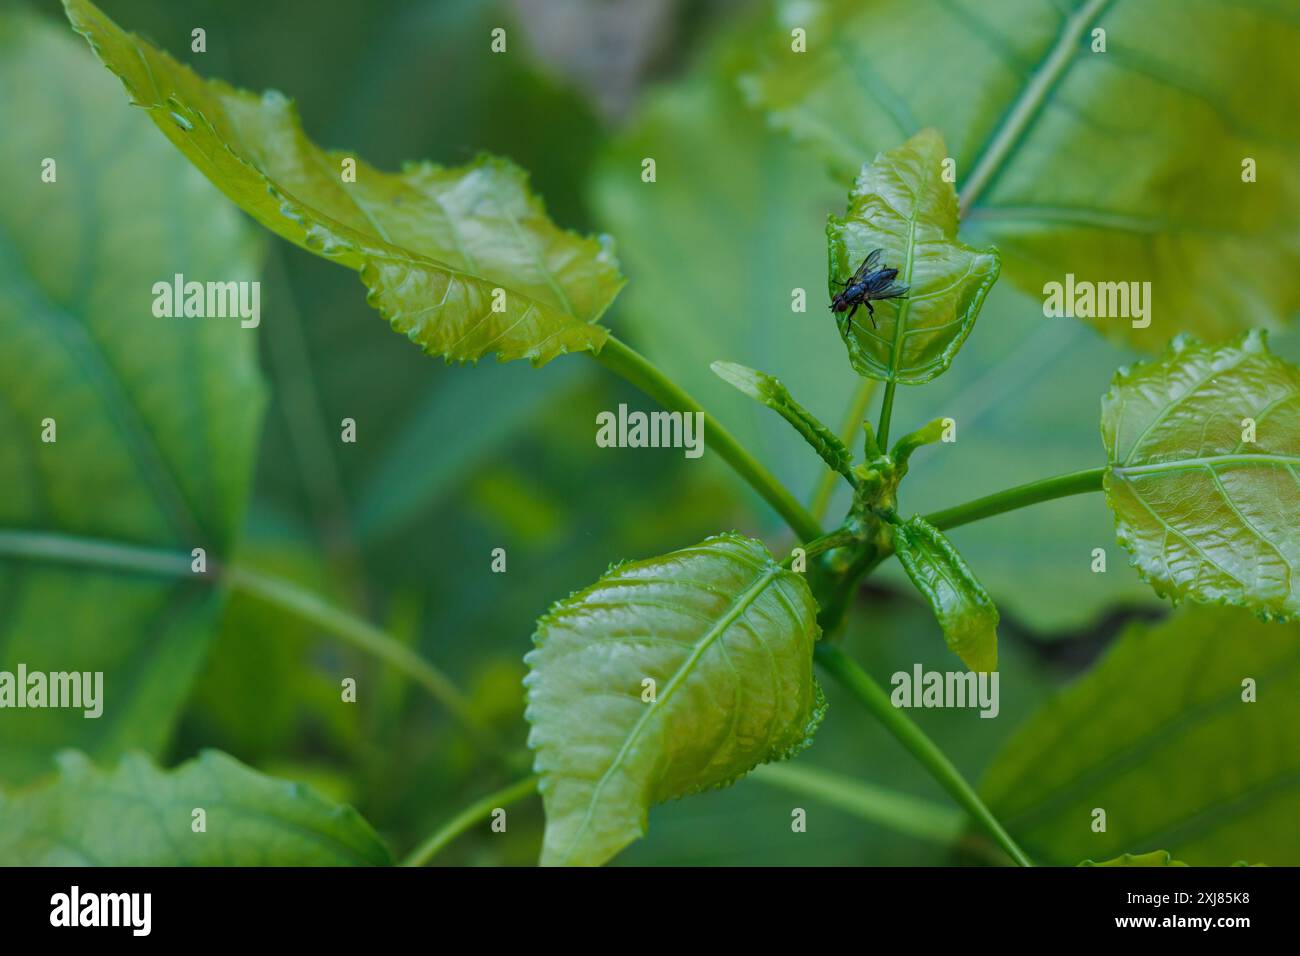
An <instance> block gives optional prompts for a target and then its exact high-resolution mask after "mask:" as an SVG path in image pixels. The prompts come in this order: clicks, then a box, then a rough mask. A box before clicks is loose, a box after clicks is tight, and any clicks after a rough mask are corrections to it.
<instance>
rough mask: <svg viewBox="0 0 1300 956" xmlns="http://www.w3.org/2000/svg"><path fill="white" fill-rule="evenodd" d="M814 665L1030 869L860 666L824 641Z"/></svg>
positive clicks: (953, 772) (949, 765) (1021, 853)
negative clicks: (829, 676) (821, 669)
mask: <svg viewBox="0 0 1300 956" xmlns="http://www.w3.org/2000/svg"><path fill="white" fill-rule="evenodd" d="M816 657H817V662H818V663H819V664H821V665H822V667H824V668H826V670H828V671H830V673H831V675H832V676H834V677H835V679H836V680H838V681H839V682H840V683H841V684H843V685H844V687H845V688H846V689H847V690H848V691H849V692H850V693H852V694H853V696H854V697H856V698H857V700H858V702H859V703H861V704H862V705H863V706H864V707H866V709H867V710H868V711H870V712H871V714H872V715H873V716H874V717H875V718H876V719H877V720H879V721H880V722H881V723H882V724H884V725H885V729H886V730H888V731H889V732H890V733H891V734H893V735H894V737H895V738H897V739H898V741H899V743H901V744H902V745H903V746H904V747H906V748H907V749H908V750H909V751H911V753H912V756H914V757H916V759H917V760H919V761H920V762H921V765H922V766H923V767H925V769H926V770H928V771H929V772H930V775H931V776H933V777H934V778H935V780H937V781H939V783H940V785H941V786H942V787H943V788H944V789H945V790H947V791H948V792H949V793H950V794H952V796H953V798H954V799H955V800H956V801H957V803H959V804H960V805H961V806H962V807H963V808H964V809H965V810H966V812H967V813H969V814H970V815H971V816H972V817H973V818H974V819H975V821H976V822H977V823H978V824H979V825H980V826H982V827H983V828H984V830H985V831H986V832H987V833H988V834H989V836H991V837H992V838H993V840H994V842H996V843H997V845H998V846H1000V847H1002V849H1004V850H1006V851H1007V855H1008V856H1010V857H1011V859H1012V860H1014V861H1015V862H1016V863H1017V864H1019V865H1020V866H1033V863H1032V862H1030V859H1029V857H1028V856H1026V855H1025V851H1024V850H1022V849H1020V847H1019V846H1018V845H1017V844H1016V841H1015V840H1013V839H1012V838H1011V835H1010V834H1009V833H1007V831H1006V830H1004V829H1003V828H1002V824H1001V823H999V822H998V820H997V818H996V817H995V816H993V814H992V813H991V812H990V811H989V808H988V807H986V806H985V805H984V801H983V800H981V799H980V798H979V794H977V793H976V792H975V790H974V788H973V787H971V785H970V784H969V783H967V782H966V779H965V778H964V777H963V776H962V775H961V773H960V771H958V770H957V768H956V767H954V766H953V765H952V761H950V760H949V759H948V757H947V756H946V755H945V754H944V752H943V751H942V750H940V749H939V748H938V747H937V746H936V745H935V743H934V741H932V740H931V739H930V738H929V737H927V736H926V735H925V732H924V731H922V730H921V728H920V727H918V726H917V725H916V724H915V723H913V722H912V719H911V718H910V717H908V716H907V715H906V714H904V713H903V712H902V711H900V710H899V709H898V708H896V707H895V706H894V705H893V704H892V703H890V700H889V695H888V694H886V693H885V691H884V689H883V688H882V687H881V686H880V685H879V684H877V683H876V682H875V681H874V680H872V679H871V675H869V674H868V673H867V672H866V671H864V670H863V669H862V668H861V667H859V666H858V665H857V664H856V663H854V661H853V660H851V659H850V658H849V657H848V656H847V655H846V654H845V653H844V652H843V651H841V650H840V649H839V648H837V647H833V646H831V645H829V644H826V643H825V642H822V643H820V644H818V645H817V650H816Z"/></svg>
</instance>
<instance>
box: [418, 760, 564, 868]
mask: <svg viewBox="0 0 1300 956" xmlns="http://www.w3.org/2000/svg"><path fill="white" fill-rule="evenodd" d="M539 782H540V778H538V777H537V776H531V777H525V778H524V779H523V780H516V781H515V782H514V783H512V784H510V786H508V787H503V788H501V789H500V790H498V791H497V792H496V793H489V794H488V795H487V796H486V797H483V798H482V799H481V800H478V801H476V802H474V803H471V804H470V805H469V806H468V807H466V808H465V809H464V810H462V811H461V812H460V813H458V814H456V815H455V816H454V817H452V818H451V819H450V820H448V821H447V822H446V823H444V824H443V825H442V826H440V827H439V828H438V829H437V830H435V831H434V832H433V835H432V836H430V837H429V838H428V839H427V840H425V841H424V842H423V843H421V844H420V845H419V846H418V847H416V848H415V849H414V850H413V851H411V854H410V855H409V856H408V857H407V858H406V859H404V860H403V861H402V866H425V865H426V864H428V862H429V861H430V860H432V859H433V857H434V855H435V854H437V852H438V851H439V850H441V849H442V848H443V847H445V846H446V845H447V844H448V843H450V842H451V841H452V840H454V839H456V837H458V836H460V835H461V834H462V833H464V832H465V831H466V830H468V829H469V828H470V827H472V826H473V825H474V824H475V823H478V822H479V821H480V820H484V819H486V818H487V817H489V816H491V815H492V811H493V810H495V809H497V808H498V807H507V806H509V805H510V804H512V803H514V802H515V801H517V800H522V799H523V798H524V797H526V796H528V795H529V794H530V793H533V792H534V791H535V790H536V789H537V784H538V783H539Z"/></svg>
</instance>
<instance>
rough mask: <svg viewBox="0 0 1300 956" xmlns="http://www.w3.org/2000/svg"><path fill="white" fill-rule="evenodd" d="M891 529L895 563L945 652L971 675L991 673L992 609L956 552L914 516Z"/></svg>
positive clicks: (994, 662)
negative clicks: (924, 605)
mask: <svg viewBox="0 0 1300 956" xmlns="http://www.w3.org/2000/svg"><path fill="white" fill-rule="evenodd" d="M893 529H894V550H895V552H896V553H897V554H898V560H899V563H901V564H902V565H903V570H905V571H906V572H907V576H908V577H909V578H911V579H912V583H913V584H915V585H916V589H917V590H918V591H920V592H921V594H922V595H924V596H925V599H926V600H927V601H928V602H929V603H930V607H931V608H932V609H933V610H934V616H935V617H936V618H937V619H938V621H939V626H940V627H941V628H943V637H944V640H946V641H947V642H948V647H949V648H951V650H952V652H953V653H954V654H956V655H957V656H958V657H960V658H961V659H962V661H963V662H964V663H965V664H966V666H967V667H969V668H970V669H971V670H974V671H994V670H997V668H998V609H997V608H996V607H994V606H993V599H992V598H990V597H989V596H988V592H987V591H985V590H984V587H983V586H982V585H981V584H980V583H979V581H977V580H975V575H974V574H972V573H971V570H970V568H968V567H967V566H966V562H965V561H963V560H962V558H961V555H960V554H958V553H957V549H956V548H954V547H953V546H952V545H951V544H950V543H949V542H948V539H947V538H945V537H944V536H943V535H942V534H941V533H940V532H939V531H938V529H936V528H935V527H933V526H932V525H930V524H929V523H928V522H926V520H925V519H924V518H921V517H919V516H917V517H913V518H912V519H911V520H910V521H908V522H907V523H905V524H899V525H894V526H893Z"/></svg>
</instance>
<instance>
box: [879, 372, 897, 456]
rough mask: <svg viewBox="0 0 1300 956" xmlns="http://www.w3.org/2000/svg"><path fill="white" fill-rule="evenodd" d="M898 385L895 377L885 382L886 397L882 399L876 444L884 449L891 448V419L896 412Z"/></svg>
mask: <svg viewBox="0 0 1300 956" xmlns="http://www.w3.org/2000/svg"><path fill="white" fill-rule="evenodd" d="M897 386H898V382H897V381H896V380H895V379H892V378H891V379H890V380H889V381H888V382H886V383H885V397H884V398H883V399H881V400H880V427H878V428H877V429H876V444H877V445H879V446H880V447H881V449H882V450H884V451H888V450H889V419H890V418H891V417H892V416H893V414H894V389H895V388H896V387H897Z"/></svg>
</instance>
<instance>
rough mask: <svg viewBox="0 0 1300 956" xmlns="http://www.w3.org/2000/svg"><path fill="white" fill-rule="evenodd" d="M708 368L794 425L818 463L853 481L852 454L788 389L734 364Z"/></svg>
mask: <svg viewBox="0 0 1300 956" xmlns="http://www.w3.org/2000/svg"><path fill="white" fill-rule="evenodd" d="M709 367H710V368H712V369H713V372H714V374H715V375H717V376H718V378H720V379H722V380H723V381H724V382H726V383H727V384H729V385H734V386H735V387H736V388H738V389H740V391H742V392H744V393H745V394H746V395H748V396H749V397H750V398H752V399H754V400H755V401H756V402H762V403H763V404H764V405H766V406H767V407H768V408H770V409H772V410H773V411H775V412H777V413H778V414H779V415H780V416H781V417H782V418H784V419H785V420H786V421H788V422H789V423H790V424H791V425H793V426H794V428H795V431H797V432H798V433H799V434H800V435H802V436H803V439H804V441H806V442H807V443H808V444H809V445H811V446H812V447H813V450H814V451H816V452H817V454H818V455H820V456H821V458H822V461H824V462H826V464H827V465H828V466H829V467H830V468H832V469H833V470H835V471H838V472H839V473H840V474H841V475H843V476H844V477H845V478H848V479H849V481H850V482H852V481H853V480H854V479H853V453H852V452H851V451H849V449H848V448H847V447H845V445H844V442H842V441H840V439H839V436H838V435H836V434H835V433H834V432H833V431H831V430H830V429H829V428H827V427H826V426H825V425H823V424H822V423H821V422H819V421H818V420H817V418H816V416H815V415H813V413H812V412H810V411H808V409H806V408H804V407H803V406H802V405H800V404H799V403H798V402H796V401H795V400H794V398H792V397H791V395H790V390H789V389H787V388H786V387H785V386H784V385H782V384H781V382H780V380H779V379H776V378H773V377H772V376H771V375H765V374H763V373H762V372H758V371H755V370H754V369H752V368H747V367H745V366H744V365H737V364H736V363H735V362H714V363H713V364H712V365H711V366H709Z"/></svg>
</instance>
